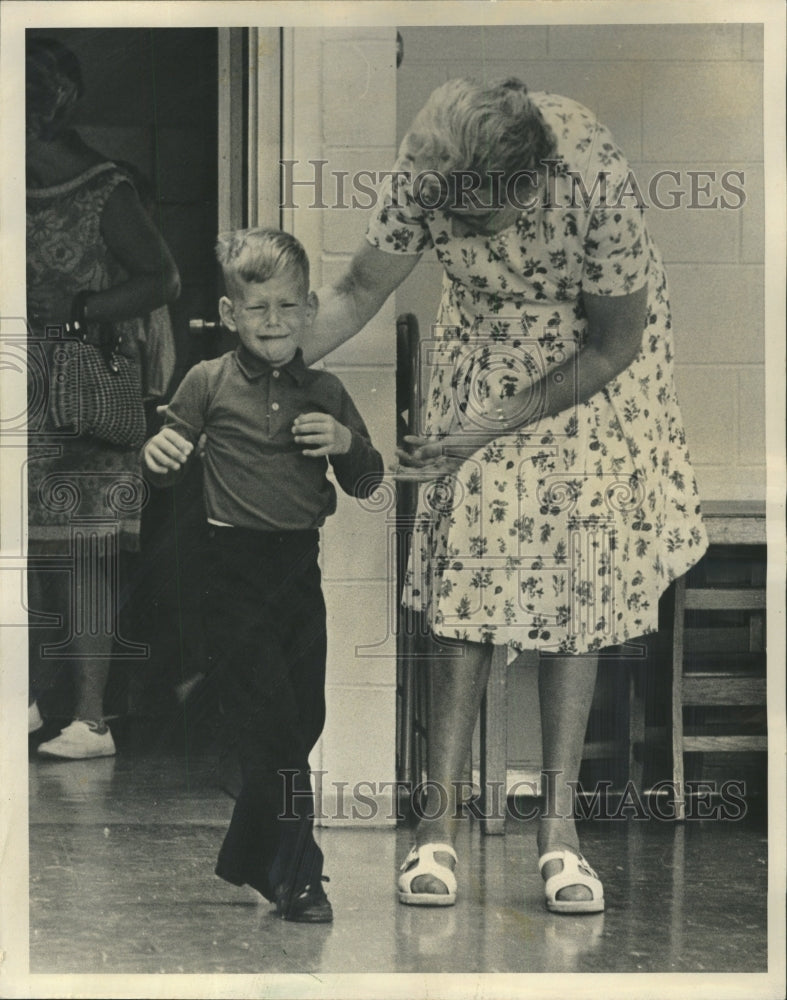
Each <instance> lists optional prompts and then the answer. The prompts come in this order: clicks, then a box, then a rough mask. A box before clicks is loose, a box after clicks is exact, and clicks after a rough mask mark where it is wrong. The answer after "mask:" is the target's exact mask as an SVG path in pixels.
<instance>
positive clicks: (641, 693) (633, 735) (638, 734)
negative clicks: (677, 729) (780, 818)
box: [626, 663, 647, 791]
mask: <svg viewBox="0 0 787 1000" xmlns="http://www.w3.org/2000/svg"><path fill="white" fill-rule="evenodd" d="M645 673H646V666H645V664H639V663H632V664H630V665H629V670H628V674H629V717H628V774H627V775H626V780H627V781H631V782H633V783H634V787H635V788H636V789H637V790H638V791H642V776H643V770H644V753H645V683H646V680H647V678H646V676H645Z"/></svg>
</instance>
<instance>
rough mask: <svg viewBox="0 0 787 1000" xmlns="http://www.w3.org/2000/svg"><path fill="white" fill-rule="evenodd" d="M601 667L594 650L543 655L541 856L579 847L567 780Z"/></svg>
mask: <svg viewBox="0 0 787 1000" xmlns="http://www.w3.org/2000/svg"><path fill="white" fill-rule="evenodd" d="M597 669H598V657H597V656H595V655H588V656H565V657H561V656H542V657H541V658H540V660H539V669H538V691H539V699H540V703H541V734H542V736H541V739H542V749H543V770H544V772H545V778H544V781H545V785H546V786H547V787H546V788H545V792H546V796H547V804H546V807H545V812H544V815H542V817H541V819H540V821H539V827H538V853H539V856H540V855H543V854H545V853H546V852H547V851H552V850H560V849H562V848H570V849H571V850H573V851H575V852H578V851H579V838H578V836H577V830H576V825H575V823H574V793H573V790H572V788H571V786H570V785H569V782H576V781H577V780H578V779H579V768H580V765H581V763H582V749H583V747H584V743H585V731H586V729H587V723H588V716H589V714H590V707H591V703H592V701H593V692H594V690H595V686H596V673H597ZM561 868H562V862H561V861H559V860H553V861H548V862H547V864H546V865H545V866H544V870H543V872H542V874H543V876H544V878H545V879H548V878H550V877H551V876H552V875H554V874H556V873H558V872H559V871H560V870H561ZM590 898H591V893H590V890H589V889H587V888H586V887H584V886H568V887H566V888H565V889H561V890H560V892H559V893H558V899H561V900H579V899H590Z"/></svg>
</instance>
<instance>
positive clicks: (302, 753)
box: [271, 536, 327, 894]
mask: <svg viewBox="0 0 787 1000" xmlns="http://www.w3.org/2000/svg"><path fill="white" fill-rule="evenodd" d="M296 537H298V538H300V536H296ZM318 555H319V548H318V540H317V538H314V539H313V541H312V542H310V541H309V539H308V536H307V538H306V540H305V541H298V542H296V543H295V545H294V548H293V550H292V551H290V552H289V553H288V555H287V557H286V559H287V565H286V566H282V571H281V573H280V574H279V575H280V577H281V579H282V580H286V581H287V586H286V587H283V588H282V589H281V590H280V591H279V592H278V593H277V595H276V601H275V605H274V606H275V613H276V617H277V620H279V621H280V622H281V624H282V628H283V632H284V635H285V642H284V657H285V660H286V663H287V665H288V677H289V684H290V688H291V690H292V695H293V698H294V703H295V708H296V720H297V721H296V725H295V732H294V733H293V746H294V747H297V748H298V755H299V757H300V758H301V760H302V762H303V767H302V769H301V770H300V771H299V772H298V773H297V774H295V775H292V776H291V778H292V780H290V777H289V776H288V777H287V778H286V781H285V780H284V779H283V780H282V782H281V784H280V787H281V789H282V805H283V806H284V807H285V809H286V814H287V815H289V816H291V817H294V816H297V819H289V820H281V821H280V823H279V848H278V851H277V855H276V859H275V861H274V864H273V866H272V868H271V880H272V881H273V882H274V883H275V884H278V885H280V886H281V885H285V886H288V887H292V891H293V892H295V891H298V890H300V889H301V888H302V887H304V886H306V885H309V886H310V887H311V888H312V890H315V891H317V893H318V894H319V893H320V892H321V888H320V881H321V877H322V866H323V854H322V851H321V849H320V847H319V845H318V844H317V842H316V841H315V839H314V832H313V831H314V795H313V791H312V781H311V771H310V769H309V765H308V758H309V754H310V753H311V751H312V750H313V748H314V747H315V745H316V743H317V740H318V739H319V738H320V734H321V733H322V730H323V726H324V725H325V661H326V655H327V635H326V611H325V600H324V598H323V593H322V586H321V579H320V568H319V563H318ZM290 789H291V790H292V792H294V795H292V794H290Z"/></svg>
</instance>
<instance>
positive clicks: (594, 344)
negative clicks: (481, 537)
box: [397, 287, 648, 466]
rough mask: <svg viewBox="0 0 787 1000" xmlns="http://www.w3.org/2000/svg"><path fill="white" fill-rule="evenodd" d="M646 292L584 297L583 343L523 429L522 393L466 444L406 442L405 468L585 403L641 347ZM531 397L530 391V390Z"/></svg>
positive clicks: (548, 383) (468, 450)
mask: <svg viewBox="0 0 787 1000" xmlns="http://www.w3.org/2000/svg"><path fill="white" fill-rule="evenodd" d="M647 297H648V293H647V287H644V288H640V289H639V290H638V291H636V292H632V293H631V294H630V295H616V296H610V295H588V294H586V293H583V295H582V304H583V306H584V308H585V315H586V317H587V340H586V343H585V345H584V347H583V348H582V350H581V351H580V352H579V354H578V355H577V356H576V358H570V359H568V360H566V361H565V362H563V364H561V365H558V366H557V367H556V368H553V369H551V370H550V372H549V374H548V375H546V376H545V378H544V389H545V392H544V393H543V399H544V403H543V405H542V407H541V409H540V410H539V412H538V413H537V414H535V415H533V416H532V417H530V418H528V420H527V422H526V423H525V424H522V423H521V421H520V420H518V418H517V414H521V413H523V412H524V411H525V409H526V405H527V402H528V399H527V397H528V396H529V395H530V393H529V392H528V391H527V390H523V391H522V392H520V393H516V394H515V395H514V396H512V397H511V398H510V399H505V400H501V401H499V402H495V403H494V404H493V405H492V407H491V408H490V412H489V414H488V418H489V421H490V422H491V421H497V425H496V426H495V427H494V429H493V430H490V431H482V430H480V429H479V430H473V432H472V435H471V437H470V439H467V438H464V439H463V435H462V434H452V435H450V436H449V437H446V438H444V439H443V440H442V441H441V442H440V443H437V442H433V441H432V442H427V441H426V440H425V439H423V438H415V437H411V438H405V441H407V442H408V443H409V444H410V445H411V447H412V449H413V450H412V451H411V452H410V453H408V454H405V453H404V452H401V451H400V452H398V453H397V454H398V455H399V458H400V459H401V461H402V464H404V465H412V466H421V465H424V464H427V463H430V464H431V463H432V462H434V460H435V458H438V457H440V456H443V455H446V454H447V455H456V456H464V457H466V456H467V455H469V454H472V453H473V452H474V451H477V450H478V449H479V448H482V447H484V446H485V445H486V444H488V443H489V442H491V441H494V440H495V438H496V437H499V436H500V435H501V434H511V433H513V432H515V431H517V430H519V429H520V428H523V429H525V430H526V429H528V428H532V429H533V430H534V431H535V430H537V428H538V422H539V420H541V419H544V418H547V417H554V416H555V415H556V414H558V413H562V412H563V411H564V410H568V409H569V408H570V407H571V406H573V405H574V404H575V403H576V402H579V403H585V402H587V400H588V399H590V397H591V396H595V394H596V393H597V392H600V391H601V389H603V388H604V386H606V385H607V384H608V383H609V382H611V381H612V379H614V378H615V377H616V376H617V375H619V374H620V373H621V372H622V371H625V369H626V368H628V366H629V365H630V364H631V362H632V361H633V360H634V358H635V357H636V356H637V354H639V352H640V350H641V347H642V333H643V330H644V328H645V316H646V309H647ZM531 391H532V390H531Z"/></svg>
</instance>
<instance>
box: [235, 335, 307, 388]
mask: <svg viewBox="0 0 787 1000" xmlns="http://www.w3.org/2000/svg"><path fill="white" fill-rule="evenodd" d="M235 361H236V363H237V365H238V368H240V370H241V371H242V372H243V374H244V375H245V376H246V378H247V379H257V378H261V377H262V376H263V375H266V376H267V375H270V374H271V372H273V371H274V366H273V365H269V364H268V362H267V361H263V360H262V359H261V358H255V356H254V355H253V354H252V353H251V352H250V351H247V350H246V348H245V347H244V346H243V344H238V346H237V348H236V349H235ZM276 370H278V371H282V372H287V374H288V375H289V376H290V377H291V378H292V379H293V381H294V382H295V383H296V384H297V385H301V384H302V383H303V380H304V379H305V378H306V375H307V373H308V368H307V367H306V365H305V364H304V361H303V351H302V350H301V349H300V347H299V348H298V349H297V351H296V352H295V354H294V355H293V357H292V358H291V359H290V360H289V361H288V362H287V364H285V365H278V366H276Z"/></svg>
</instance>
